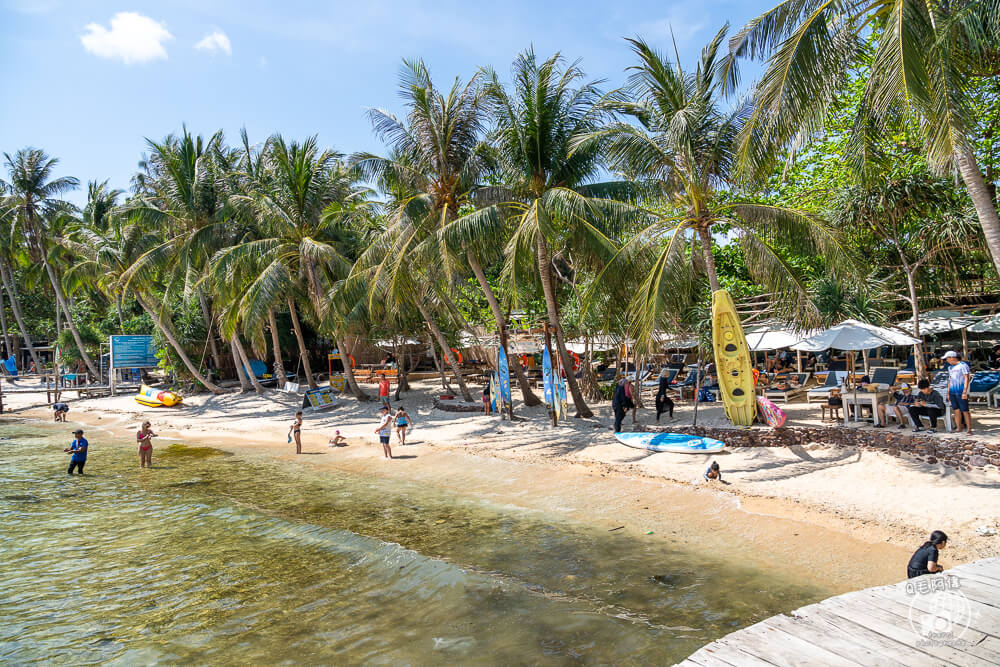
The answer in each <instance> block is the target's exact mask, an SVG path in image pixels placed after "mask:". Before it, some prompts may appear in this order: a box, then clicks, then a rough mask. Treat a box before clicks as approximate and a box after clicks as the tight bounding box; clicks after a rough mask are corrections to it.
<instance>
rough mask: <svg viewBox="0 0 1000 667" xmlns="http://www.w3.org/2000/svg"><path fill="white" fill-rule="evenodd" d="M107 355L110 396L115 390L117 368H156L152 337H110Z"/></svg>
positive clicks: (158, 361)
mask: <svg viewBox="0 0 1000 667" xmlns="http://www.w3.org/2000/svg"><path fill="white" fill-rule="evenodd" d="M110 348H111V350H110V352H109V354H108V377H109V382H108V384H109V385H110V386H111V394H112V395H115V392H116V390H117V385H118V382H117V376H118V369H119V368H156V366H157V365H159V363H160V360H159V359H157V358H156V347H155V346H154V343H153V337H152V336H111V340H110Z"/></svg>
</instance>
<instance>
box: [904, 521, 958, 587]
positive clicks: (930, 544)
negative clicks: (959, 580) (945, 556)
mask: <svg viewBox="0 0 1000 667" xmlns="http://www.w3.org/2000/svg"><path fill="white" fill-rule="evenodd" d="M946 546H948V536H947V535H945V534H944V531H941V530H935V531H934V532H933V533H931V537H930V539H929V540H927V541H926V542H924V543H923V544H922V545H921V546H920V548H919V549H917V550H916V551H915V552H913V556H912V557H910V562H909V563H907V564H906V578H907V579H913V578H914V577H919V576H921V575H924V574H934V573H935V572H944V568H943V567H941V566H940V565H939V564H938V549H944V548H945V547H946Z"/></svg>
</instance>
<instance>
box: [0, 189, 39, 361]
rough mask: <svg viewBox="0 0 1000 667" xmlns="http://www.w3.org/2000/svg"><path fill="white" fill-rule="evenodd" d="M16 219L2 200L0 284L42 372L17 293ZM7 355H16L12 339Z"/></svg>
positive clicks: (8, 340)
mask: <svg viewBox="0 0 1000 667" xmlns="http://www.w3.org/2000/svg"><path fill="white" fill-rule="evenodd" d="M13 219H14V210H13V209H12V208H10V207H8V204H7V202H6V200H4V199H0V284H2V285H3V289H4V291H5V292H6V293H7V297H8V298H9V299H10V309H11V311H12V312H13V313H14V321H15V322H17V327H18V329H20V331H21V338H23V339H24V345H25V347H27V348H28V354H29V355H31V360H32V361H33V362H34V364H35V368H37V369H39V370H41V368H42V363H41V359H39V357H38V352H37V351H36V350H35V345H34V342H33V341H32V339H31V332H30V331H29V330H28V327H27V320H26V319H25V317H24V313H23V312H22V310H21V299H20V298H19V296H18V293H17V284H16V282H15V280H14V271H13V267H14V263H15V261H16V247H15V244H14V243H13V241H12V234H11V231H12V229H11V222H12V221H13ZM4 321H5V322H4V325H3V328H4V336H5V337H6V336H7V335H8V334H7V325H6V314H5V313H4ZM6 342H7V354H10V355H13V354H14V347H13V344H12V342H11V340H10V338H6Z"/></svg>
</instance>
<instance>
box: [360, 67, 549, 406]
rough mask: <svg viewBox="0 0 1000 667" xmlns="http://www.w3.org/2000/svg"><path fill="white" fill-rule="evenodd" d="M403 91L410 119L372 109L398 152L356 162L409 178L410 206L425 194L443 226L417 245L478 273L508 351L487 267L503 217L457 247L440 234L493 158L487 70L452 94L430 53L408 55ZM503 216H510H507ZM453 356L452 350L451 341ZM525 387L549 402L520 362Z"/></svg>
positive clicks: (433, 223) (379, 130) (430, 214)
mask: <svg viewBox="0 0 1000 667" xmlns="http://www.w3.org/2000/svg"><path fill="white" fill-rule="evenodd" d="M400 96H401V97H402V98H403V99H404V100H405V104H406V107H407V116H406V120H405V122H403V121H400V120H399V119H397V118H396V117H395V116H393V115H392V114H391V113H389V112H387V111H384V110H382V109H370V110H369V112H368V116H369V119H370V120H371V122H372V125H373V127H374V129H375V132H376V134H377V135H378V136H379V138H380V139H382V140H383V141H385V142H387V143H388V144H389V145H390V146H391V148H392V155H393V157H392V158H385V157H379V156H376V155H372V154H368V153H361V154H357V155H355V156H354V158H353V161H354V162H355V164H357V165H358V167H359V168H360V169H361V170H362V173H364V174H365V175H366V176H368V177H369V178H371V179H373V180H375V181H378V182H381V183H383V184H386V182H387V180H388V179H392V180H393V181H397V182H398V183H399V184H401V185H405V188H406V190H407V191H408V192H411V193H413V194H412V195H411V196H410V197H409V198H406V199H404V200H402V201H400V202H399V205H400V206H402V207H403V208H404V209H406V210H408V211H409V212H411V213H412V212H415V211H416V210H417V209H418V206H417V205H414V204H413V202H412V201H411V200H412V199H421V200H423V201H422V202H421V203H422V205H423V207H422V209H421V214H422V215H423V217H424V220H423V221H422V223H421V224H422V226H424V227H426V228H427V229H428V230H431V231H434V232H437V233H436V234H427V235H426V237H425V238H423V239H422V240H421V244H423V245H424V246H426V247H424V248H419V249H414V251H413V252H415V253H416V254H418V255H422V256H426V257H428V258H431V259H432V261H435V262H439V263H440V266H442V267H451V266H452V265H454V264H455V258H454V257H452V256H451V254H452V252H455V253H456V254H457V256H458V258H460V260H464V263H465V265H466V266H467V267H468V269H469V270H470V271H471V272H472V274H473V275H474V276H475V278H476V281H477V282H478V283H479V287H480V289H481V290H482V293H483V296H484V297H485V298H486V302H487V304H488V305H489V308H490V312H491V313H492V315H493V319H494V321H495V323H496V327H497V330H498V331H499V336H500V345H501V346H502V348H503V350H504V352H505V353H506V352H507V351H508V337H507V318H506V316H505V315H504V312H503V309H502V308H501V306H500V301H499V299H498V298H497V296H496V293H495V292H494V291H493V286H492V285H491V284H490V282H489V279H488V277H487V275H486V271H485V270H484V269H483V265H482V260H481V258H482V257H495V256H496V255H497V254H498V250H500V249H502V245H503V244H502V236H501V234H500V233H498V232H501V231H502V230H503V225H502V224H499V225H498V224H494V225H492V226H491V231H492V232H493V233H491V234H488V235H487V234H484V233H482V232H483V231H484V230H483V229H482V227H480V228H479V229H478V230H477V231H478V233H477V234H475V235H473V236H465V237H462V238H460V239H459V238H456V236H457V235H451V236H450V238H448V239H447V240H450V241H452V242H456V241H457V243H455V244H454V245H453V246H449V245H448V244H447V243H446V242H442V239H441V238H438V237H439V236H440V235H441V234H442V233H444V232H445V230H446V229H447V227H448V226H449V225H450V224H451V223H453V222H454V221H455V220H457V219H458V217H459V212H460V210H461V209H462V207H463V206H466V207H468V206H470V205H471V203H472V201H473V195H474V193H475V192H476V190H477V189H478V188H479V187H480V186H481V185H482V183H481V178H482V177H483V175H484V169H485V166H486V162H485V160H484V147H483V146H482V144H481V139H482V136H483V131H484V119H485V108H484V104H483V96H482V94H481V90H480V88H479V77H478V76H475V77H473V78H472V80H470V81H469V82H468V83H467V84H465V85H463V84H462V82H461V81H460V80H459V79H455V81H454V82H453V83H452V86H451V89H450V90H448V92H447V93H444V92H442V90H440V89H438V88H436V87H435V86H434V84H433V81H432V80H431V76H430V72H429V71H428V69H427V66H426V65H425V64H424V62H423V61H422V60H418V61H405V60H404V61H403V70H402V75H401V82H400ZM501 222H502V221H501ZM444 354H445V355H446V357H448V361H449V363H453V359H451V358H450V355H451V351H450V350H448V349H447V347H446V348H445V352H444ZM513 366H514V372H515V375H516V377H517V382H518V385H519V387H520V389H521V394H522V396H523V397H524V402H525V403H526V404H527V405H537V404H539V403H540V402H541V401H540V400H539V399H538V397H537V396H535V394H534V393H533V392H532V391H531V386H530V385H529V384H528V378H527V376H526V375H525V373H524V370H523V369H522V368H521V367H520V366H519V365H518V364H514V365H513Z"/></svg>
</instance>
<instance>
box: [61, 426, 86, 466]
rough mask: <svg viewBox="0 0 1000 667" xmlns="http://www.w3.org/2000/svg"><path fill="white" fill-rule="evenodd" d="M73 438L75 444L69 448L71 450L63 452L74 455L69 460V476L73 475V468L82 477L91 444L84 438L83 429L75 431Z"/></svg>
mask: <svg viewBox="0 0 1000 667" xmlns="http://www.w3.org/2000/svg"><path fill="white" fill-rule="evenodd" d="M73 436H74V437H73V444H71V445H70V446H69V449H64V450H63V451H64V452H66V453H68V454H72V455H73V456H72V457H71V458H70V460H69V474H70V475H72V474H73V468H76V469H77V472H78V473H79V474H81V475H82V474H83V466H84V464H86V463H87V446H88V445H89V444H90V443H88V442H87V439H86V438H85V437H83V429H82V428H78V429H76V430H75V431H73Z"/></svg>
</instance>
